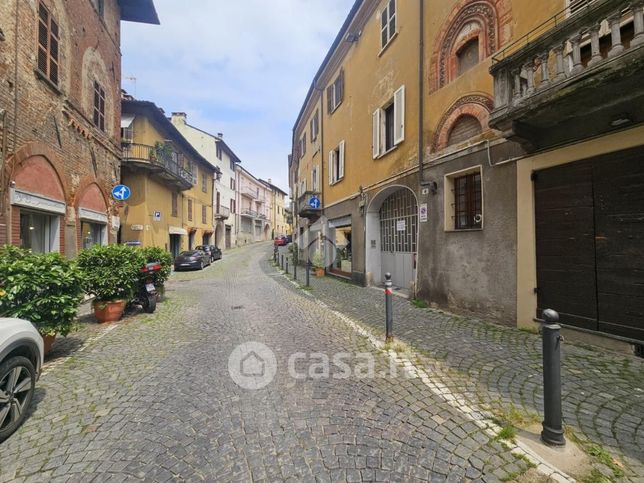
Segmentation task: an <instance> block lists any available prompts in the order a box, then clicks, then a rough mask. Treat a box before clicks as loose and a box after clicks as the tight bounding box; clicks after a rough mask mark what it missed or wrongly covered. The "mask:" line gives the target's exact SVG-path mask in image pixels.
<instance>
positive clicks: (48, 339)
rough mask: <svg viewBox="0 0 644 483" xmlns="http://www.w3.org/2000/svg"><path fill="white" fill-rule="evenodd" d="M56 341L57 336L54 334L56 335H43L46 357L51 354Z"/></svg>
mask: <svg viewBox="0 0 644 483" xmlns="http://www.w3.org/2000/svg"><path fill="white" fill-rule="evenodd" d="M55 340H56V334H54V335H43V336H42V341H43V344H44V352H45V355H47V354H49V353H50V352H51V347H52V346H53V345H54V341H55Z"/></svg>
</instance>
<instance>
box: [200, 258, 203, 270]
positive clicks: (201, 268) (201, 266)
mask: <svg viewBox="0 0 644 483" xmlns="http://www.w3.org/2000/svg"><path fill="white" fill-rule="evenodd" d="M199 270H203V260H201V263H200V264H199Z"/></svg>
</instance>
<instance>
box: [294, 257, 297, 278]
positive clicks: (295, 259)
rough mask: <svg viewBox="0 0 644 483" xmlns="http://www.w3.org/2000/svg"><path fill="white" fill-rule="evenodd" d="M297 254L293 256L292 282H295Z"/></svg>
mask: <svg viewBox="0 0 644 483" xmlns="http://www.w3.org/2000/svg"><path fill="white" fill-rule="evenodd" d="M296 253H297V252H295V253H294V254H293V280H297V255H296Z"/></svg>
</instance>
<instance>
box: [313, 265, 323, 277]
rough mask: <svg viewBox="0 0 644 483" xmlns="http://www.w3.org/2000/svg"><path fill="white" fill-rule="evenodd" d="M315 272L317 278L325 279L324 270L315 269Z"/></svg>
mask: <svg viewBox="0 0 644 483" xmlns="http://www.w3.org/2000/svg"><path fill="white" fill-rule="evenodd" d="M314 270H315V276H316V277H324V268H320V267H315V268H314Z"/></svg>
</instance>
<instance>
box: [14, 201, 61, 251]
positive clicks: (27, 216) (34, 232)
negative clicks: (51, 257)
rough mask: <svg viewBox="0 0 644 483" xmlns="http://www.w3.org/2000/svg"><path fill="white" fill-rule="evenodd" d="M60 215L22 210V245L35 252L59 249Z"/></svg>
mask: <svg viewBox="0 0 644 483" xmlns="http://www.w3.org/2000/svg"><path fill="white" fill-rule="evenodd" d="M59 229H60V221H59V217H58V216H51V215H46V214H44V213H37V212H28V211H23V210H20V246H21V247H22V248H29V249H31V250H32V251H33V252H35V253H49V252H55V251H58V248H59V247H58V240H59V233H58V231H59Z"/></svg>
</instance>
